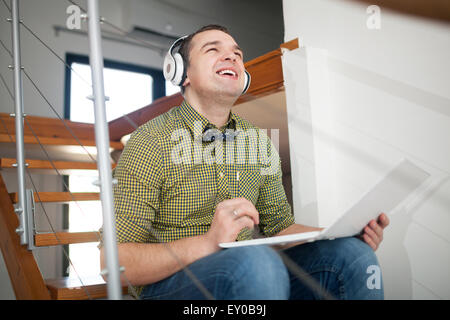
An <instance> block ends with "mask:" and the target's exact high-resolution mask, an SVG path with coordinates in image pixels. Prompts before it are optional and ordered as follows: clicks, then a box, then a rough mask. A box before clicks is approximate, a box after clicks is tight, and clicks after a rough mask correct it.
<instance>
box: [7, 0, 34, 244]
mask: <svg viewBox="0 0 450 320" xmlns="http://www.w3.org/2000/svg"><path fill="white" fill-rule="evenodd" d="M11 18H12V19H11V24H12V26H11V30H12V50H13V69H14V112H15V114H12V115H11V116H14V117H15V125H16V129H15V130H16V158H17V159H16V161H17V182H18V193H19V205H18V206H17V207H16V209H15V211H16V212H17V213H18V215H19V223H20V225H19V227H18V228H17V229H16V232H17V233H18V234H19V236H20V244H22V245H24V244H28V234H29V232H30V230H29V227H30V226H29V225H28V219H27V217H26V214H27V201H26V193H25V148H24V142H23V123H24V121H23V117H24V113H23V87H22V64H21V61H20V17H19V0H12V1H11Z"/></svg>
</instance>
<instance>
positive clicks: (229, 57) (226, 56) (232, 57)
mask: <svg viewBox="0 0 450 320" xmlns="http://www.w3.org/2000/svg"><path fill="white" fill-rule="evenodd" d="M222 58H223V60H231V61H236V55H235V54H234V52H233V51H227V52H225V54H224V55H223V57H222Z"/></svg>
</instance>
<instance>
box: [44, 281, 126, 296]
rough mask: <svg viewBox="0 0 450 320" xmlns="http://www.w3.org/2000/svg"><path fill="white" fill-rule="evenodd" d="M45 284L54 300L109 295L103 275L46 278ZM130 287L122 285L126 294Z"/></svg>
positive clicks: (123, 292)
mask: <svg viewBox="0 0 450 320" xmlns="http://www.w3.org/2000/svg"><path fill="white" fill-rule="evenodd" d="M45 284H46V285H47V288H48V290H49V292H50V296H51V298H52V299H54V300H87V299H101V298H106V297H107V296H108V293H107V285H106V282H105V281H104V280H103V278H102V277H101V276H92V277H82V278H81V281H80V279H78V278H61V279H50V280H46V281H45ZM127 293H128V288H127V287H126V286H123V287H122V294H124V295H126V294H127Z"/></svg>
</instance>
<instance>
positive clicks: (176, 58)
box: [163, 36, 251, 94]
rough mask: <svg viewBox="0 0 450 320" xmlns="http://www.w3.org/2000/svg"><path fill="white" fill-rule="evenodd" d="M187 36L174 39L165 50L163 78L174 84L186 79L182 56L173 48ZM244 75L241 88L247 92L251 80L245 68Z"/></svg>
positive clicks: (178, 84) (181, 82)
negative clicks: (167, 49)
mask: <svg viewBox="0 0 450 320" xmlns="http://www.w3.org/2000/svg"><path fill="white" fill-rule="evenodd" d="M187 37H188V36H183V37H181V38H178V39H177V40H175V42H174V43H173V44H172V45H171V46H170V49H169V51H167V54H166V57H165V58H164V66H163V73H164V78H165V79H166V80H167V81H170V82H172V84H173V85H175V86H181V85H183V82H184V80H185V79H186V70H185V68H184V62H183V57H182V56H181V54H180V53H179V52H175V53H174V49H175V48H176V47H179V46H180V45H181V43H182V42H183V41H184V39H186V38H187ZM244 75H245V81H244V87H243V89H242V94H244V93H246V92H247V90H248V88H249V87H250V82H251V76H250V73H248V72H247V70H244Z"/></svg>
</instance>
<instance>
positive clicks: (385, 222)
mask: <svg viewBox="0 0 450 320" xmlns="http://www.w3.org/2000/svg"><path fill="white" fill-rule="evenodd" d="M378 222H379V224H380V226H381V227H382V228H383V229H384V228H386V227H387V226H388V225H389V222H390V221H389V217H388V216H387V215H386V214H385V213H382V214H380V216H379V217H378Z"/></svg>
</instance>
